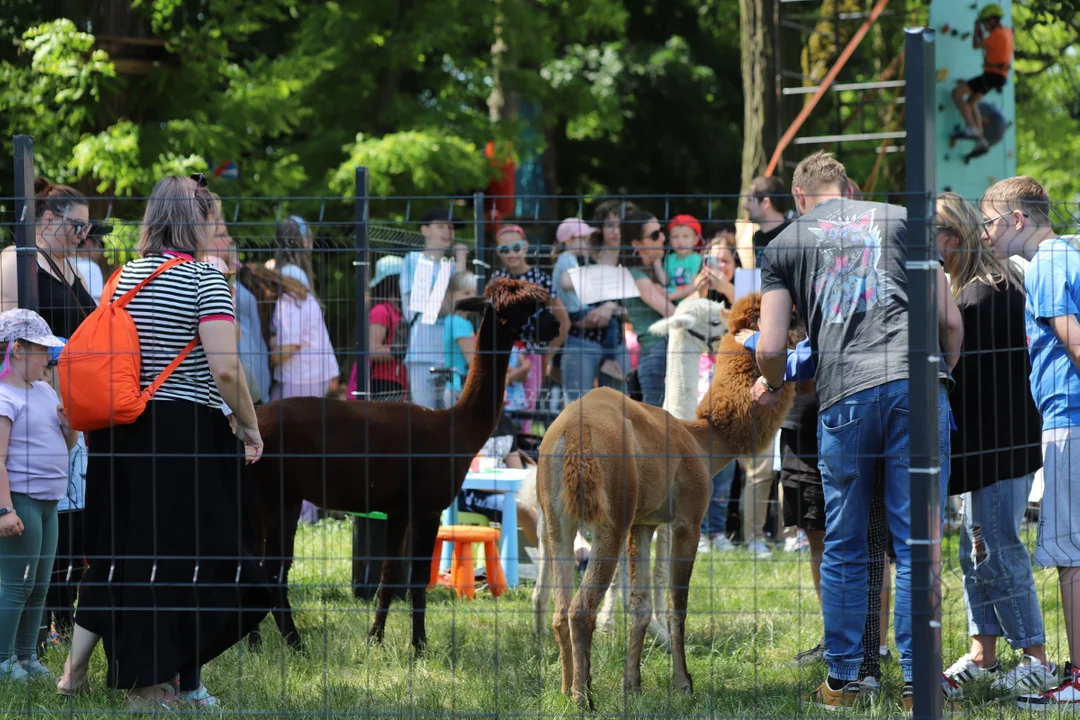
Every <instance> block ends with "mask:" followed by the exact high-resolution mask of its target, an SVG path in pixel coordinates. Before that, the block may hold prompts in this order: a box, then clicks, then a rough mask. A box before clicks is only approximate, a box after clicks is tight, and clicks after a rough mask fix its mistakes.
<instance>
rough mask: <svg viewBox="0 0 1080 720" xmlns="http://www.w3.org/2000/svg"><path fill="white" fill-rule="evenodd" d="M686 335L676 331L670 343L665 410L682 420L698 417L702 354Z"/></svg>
mask: <svg viewBox="0 0 1080 720" xmlns="http://www.w3.org/2000/svg"><path fill="white" fill-rule="evenodd" d="M686 337H687V335H686V333H685V332H678V331H676V332H675V333H673V335H672V337H671V339H670V340H669V342H668V361H667V377H666V378H665V384H666V385H667V393H665V397H664V409H665V410H667V411H668V412H669V413H671V414H672V415H673V416H675V417H676V418H678V419H680V420H693V419H694V418H695V417H696V416H697V404H698V403H697V386H698V366H699V363H700V361H701V354H700V353H697V352H694V348H693V347H691V346H690V345H691V344H690V343H688V342H686Z"/></svg>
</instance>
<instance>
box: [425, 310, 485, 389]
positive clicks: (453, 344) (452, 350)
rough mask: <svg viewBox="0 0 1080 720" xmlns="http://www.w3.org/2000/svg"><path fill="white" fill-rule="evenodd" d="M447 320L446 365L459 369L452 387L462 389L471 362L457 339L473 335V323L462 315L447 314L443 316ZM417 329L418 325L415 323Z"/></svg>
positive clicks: (444, 344) (445, 330)
mask: <svg viewBox="0 0 1080 720" xmlns="http://www.w3.org/2000/svg"><path fill="white" fill-rule="evenodd" d="M443 319H444V320H445V322H444V323H443V325H444V328H445V329H444V331H443V354H444V356H445V358H446V367H448V368H453V369H454V370H457V373H454V379H453V385H452V386H451V387H453V388H454V390H461V382H462V380H464V379H465V376H466V375H468V374H469V363H468V362H466V360H465V353H463V352H461V347H460V346H458V344H457V341H458V340H459V339H461V338H467V337H472V336H473V326H472V323H471V322H469V321H468V320H466V319H465V318H463V317H461V316H460V315H457V314H454V315H447V316H446V317H445V318H443ZM413 328H414V329H415V328H416V326H415V325H414V326H413Z"/></svg>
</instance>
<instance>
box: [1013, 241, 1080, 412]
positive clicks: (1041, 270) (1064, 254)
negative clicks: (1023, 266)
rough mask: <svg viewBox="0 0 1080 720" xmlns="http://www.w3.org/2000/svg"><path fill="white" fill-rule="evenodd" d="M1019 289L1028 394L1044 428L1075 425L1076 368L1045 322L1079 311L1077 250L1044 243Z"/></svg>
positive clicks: (1079, 384)
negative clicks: (1028, 368)
mask: <svg viewBox="0 0 1080 720" xmlns="http://www.w3.org/2000/svg"><path fill="white" fill-rule="evenodd" d="M1024 289H1025V290H1026V291H1027V301H1026V303H1025V305H1024V320H1025V325H1026V326H1027V340H1028V352H1030V353H1031V396H1032V397H1033V398H1034V399H1035V404H1036V405H1037V406H1038V408H1039V412H1040V413H1041V414H1042V419H1043V430H1052V429H1054V428H1063V427H1071V426H1073V425H1080V372H1078V371H1077V369H1076V366H1075V365H1073V362H1072V360H1071V359H1070V358H1069V353H1068V351H1067V350H1066V349H1065V346H1064V345H1062V344H1061V341H1060V340H1059V339H1058V337H1057V335H1056V334H1055V333H1054V329H1053V328H1052V327H1051V326H1050V319H1051V318H1055V317H1060V316H1062V315H1072V316H1074V317H1076V316H1078V315H1080V251H1078V250H1077V249H1076V248H1074V247H1073V246H1072V245H1070V244H1069V243H1068V241H1066V240H1062V239H1061V238H1057V239H1054V240H1048V241H1046V242H1044V243H1043V244H1042V245H1040V246H1039V251H1038V252H1037V253H1035V258H1034V259H1033V260H1032V261H1031V264H1030V265H1029V266H1028V270H1027V274H1026V275H1025V276H1024ZM1077 341H1078V342H1080V338H1078V339H1077Z"/></svg>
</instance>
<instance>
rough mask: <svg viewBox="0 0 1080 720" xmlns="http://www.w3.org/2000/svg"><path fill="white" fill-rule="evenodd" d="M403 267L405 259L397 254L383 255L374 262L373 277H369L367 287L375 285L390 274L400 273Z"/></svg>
mask: <svg viewBox="0 0 1080 720" xmlns="http://www.w3.org/2000/svg"><path fill="white" fill-rule="evenodd" d="M404 267H405V261H404V260H402V259H401V258H399V257H398V256H397V255H384V256H382V257H381V258H379V261H378V262H377V263H375V277H373V278H371V282H370V283H368V287H375V286H376V285H378V284H379V283H381V282H382V281H383V280H385V279H386V278H388V277H390V276H391V275H401V271H402V270H403V269H404Z"/></svg>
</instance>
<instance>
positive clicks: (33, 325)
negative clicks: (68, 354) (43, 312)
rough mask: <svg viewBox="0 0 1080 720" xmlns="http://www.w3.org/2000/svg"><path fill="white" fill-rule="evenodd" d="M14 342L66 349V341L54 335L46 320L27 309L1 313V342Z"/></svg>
mask: <svg viewBox="0 0 1080 720" xmlns="http://www.w3.org/2000/svg"><path fill="white" fill-rule="evenodd" d="M12 340H25V341H26V342H29V343H34V344H35V345H43V346H44V347H64V341H63V340H61V339H60V338H58V337H56V336H55V335H53V333H52V330H51V329H50V328H49V324H48V323H47V322H45V319H44V318H43V317H41V316H40V315H38V314H37V313H36V312H34V311H33V310H26V309H25V308H15V309H14V310H8V311H7V312H3V313H0V342H11V341H12Z"/></svg>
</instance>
